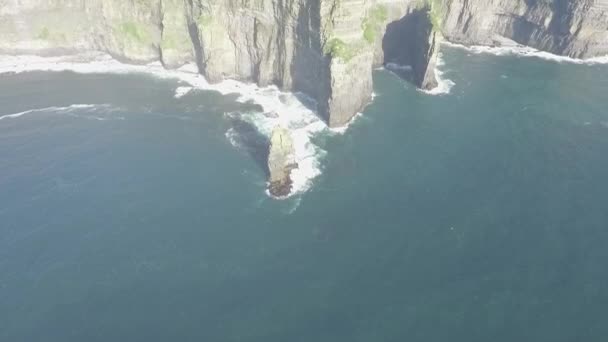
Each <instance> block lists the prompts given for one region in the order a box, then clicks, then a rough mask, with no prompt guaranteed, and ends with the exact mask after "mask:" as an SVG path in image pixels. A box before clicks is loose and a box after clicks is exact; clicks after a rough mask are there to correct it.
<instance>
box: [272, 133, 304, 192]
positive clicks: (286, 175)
mask: <svg viewBox="0 0 608 342" xmlns="http://www.w3.org/2000/svg"><path fill="white" fill-rule="evenodd" d="M294 152H295V150H294V146H293V140H292V138H291V135H290V134H289V131H288V130H287V129H285V128H283V127H280V126H277V127H275V128H274V129H273V131H272V137H271V138H270V153H269V154H268V171H269V173H270V177H269V180H268V191H269V192H270V194H271V195H272V196H275V197H285V196H287V195H289V193H290V192H291V187H292V184H293V181H292V180H291V170H293V169H296V168H297V167H298V164H297V163H296V161H295V158H294Z"/></svg>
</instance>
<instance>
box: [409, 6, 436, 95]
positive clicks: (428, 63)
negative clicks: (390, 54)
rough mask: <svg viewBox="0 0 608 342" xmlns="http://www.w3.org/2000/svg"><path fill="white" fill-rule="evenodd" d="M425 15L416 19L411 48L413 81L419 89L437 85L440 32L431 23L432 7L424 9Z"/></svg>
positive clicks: (431, 87) (429, 88)
mask: <svg viewBox="0 0 608 342" xmlns="http://www.w3.org/2000/svg"><path fill="white" fill-rule="evenodd" d="M425 12H426V15H425V16H423V17H422V18H421V20H418V23H417V24H418V25H417V30H416V35H415V48H414V49H413V61H412V71H413V73H414V83H415V84H416V86H417V87H418V88H420V89H424V90H431V89H433V88H436V87H437V86H438V83H437V75H435V67H436V65H437V56H438V54H439V45H440V43H441V33H440V32H438V31H437V28H436V27H435V25H437V24H433V16H434V15H436V14H433V11H432V8H431V7H428V8H426V9H425Z"/></svg>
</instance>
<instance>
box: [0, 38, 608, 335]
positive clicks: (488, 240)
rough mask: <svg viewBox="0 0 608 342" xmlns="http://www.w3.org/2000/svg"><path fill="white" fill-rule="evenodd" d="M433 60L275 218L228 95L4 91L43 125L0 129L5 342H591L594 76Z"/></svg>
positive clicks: (46, 80) (602, 228)
mask: <svg viewBox="0 0 608 342" xmlns="http://www.w3.org/2000/svg"><path fill="white" fill-rule="evenodd" d="M444 57H445V63H446V64H445V66H443V67H442V68H443V69H444V71H445V75H444V76H445V77H447V78H449V79H451V80H453V81H454V82H455V84H456V85H455V86H454V87H453V88H452V91H451V93H450V94H448V95H443V96H429V95H426V94H423V93H421V92H418V91H416V90H415V89H414V88H413V87H412V86H411V85H410V84H408V83H406V82H404V81H401V80H400V79H398V78H397V77H395V76H394V75H392V74H391V73H390V72H387V71H378V72H376V73H375V75H374V76H375V88H376V89H375V91H376V93H377V97H376V98H375V101H374V102H373V103H372V104H371V105H370V106H369V107H368V108H367V110H366V111H365V113H364V115H363V116H362V117H361V118H359V119H358V120H356V121H355V122H354V123H353V124H352V126H351V127H350V129H349V130H348V132H346V133H345V134H344V135H339V134H329V133H321V134H319V135H318V136H317V137H316V138H315V143H316V144H318V145H319V146H321V147H322V148H323V149H324V150H326V151H327V154H326V155H324V156H323V157H322V158H321V165H322V171H323V173H322V175H321V176H319V177H317V178H316V179H315V180H314V184H313V186H312V188H311V189H310V190H309V191H308V192H306V193H304V194H303V195H299V196H296V197H294V198H292V199H289V200H287V201H274V200H271V199H269V198H268V197H267V196H266V195H265V193H264V188H265V178H266V175H265V173H264V168H263V166H262V163H261V162H260V160H259V155H258V154H257V152H259V147H260V146H258V145H257V144H258V143H260V144H262V143H261V142H260V141H259V140H258V137H256V135H255V132H250V133H251V136H250V137H248V139H245V140H246V141H247V142H248V143H249V145H250V146H245V147H241V148H235V147H234V146H233V145H232V144H231V143H230V141H229V140H228V139H227V138H226V135H225V133H226V132H227V131H228V130H229V129H230V128H231V127H233V126H234V124H235V123H234V122H232V121H231V120H230V119H229V118H228V117H227V116H226V115H225V114H224V113H227V112H228V113H229V112H248V111H252V110H256V109H257V107H256V106H254V105H252V104H240V103H237V102H236V101H235V99H236V96H221V95H219V94H217V93H213V92H203V91H193V92H191V93H189V94H187V95H186V96H184V97H182V98H180V99H175V98H174V92H175V88H176V87H177V86H178V84H177V81H171V80H159V79H154V78H152V77H150V76H145V75H76V74H72V73H42V72H31V73H23V74H18V75H2V76H0V116H3V115H8V114H15V113H20V112H23V111H27V110H30V109H36V108H48V107H59V108H55V109H48V110H41V111H36V112H31V113H27V114H24V115H21V116H18V117H6V118H4V119H0V341H214V342H215V341H218V342H219V341H247V342H249V341H251V342H254V341H255V342H257V341H264V342H274V341H277V342H278V341H281V342H284V341H307V342H308V341H315V342H325V341H327V342H329V341H332V342H338V341H349V342H351V341H425V342H428V341H452V342H454V341H463V342H465V341H466V342H472V341H480V342H481V341H484V342H486V341H505V342H507V341H509V342H512V341H551V342H555V341H603V340H604V339H605V337H606V336H608V322H607V316H606V314H605V308H606V307H607V305H608V268H607V267H606V264H605V261H606V260H608V249H607V248H606V246H607V245H608V210H607V209H608V204H607V203H608V182H607V181H606V175H607V174H608V173H607V171H608V156H607V154H606V151H608V111H607V108H608V98H607V97H606V94H608V67H607V66H605V65H604V66H601V65H596V66H586V65H573V64H558V63H554V62H547V61H542V60H540V59H535V58H519V57H514V56H511V57H507V56H504V57H496V56H490V55H468V54H467V52H465V51H461V50H454V49H447V51H446V52H445V56H444ZM73 104H89V105H92V104H95V105H96V106H76V107H74V106H72V107H69V106H70V105H73ZM68 107H69V108H68ZM243 131H244V132H245V133H247V130H246V129H245V130H243ZM262 145H263V144H262Z"/></svg>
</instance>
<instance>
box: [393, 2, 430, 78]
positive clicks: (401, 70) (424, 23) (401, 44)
mask: <svg viewBox="0 0 608 342" xmlns="http://www.w3.org/2000/svg"><path fill="white" fill-rule="evenodd" d="M427 12H428V10H427V9H415V10H413V11H412V12H410V13H408V14H406V15H405V16H404V17H403V18H401V19H399V20H396V21H393V22H391V23H389V24H388V25H387V26H386V33H385V34H384V37H383V38H382V51H383V52H384V66H385V67H386V68H387V69H389V70H391V71H392V72H394V73H395V74H397V75H398V76H399V77H401V78H402V79H404V80H406V81H408V82H410V83H412V84H414V85H417V86H419V85H418V84H417V82H418V81H417V79H416V72H417V71H421V70H419V69H421V68H424V69H425V70H426V65H424V64H425V63H424V62H423V61H420V60H419V59H420V55H421V53H420V52H421V51H420V50H422V49H423V48H424V47H423V46H422V45H421V42H423V41H425V40H428V39H427V38H426V37H427V36H428V34H429V31H428V30H429V25H431V24H430V21H429V18H428V14H427ZM405 66H409V67H411V68H406V67H405Z"/></svg>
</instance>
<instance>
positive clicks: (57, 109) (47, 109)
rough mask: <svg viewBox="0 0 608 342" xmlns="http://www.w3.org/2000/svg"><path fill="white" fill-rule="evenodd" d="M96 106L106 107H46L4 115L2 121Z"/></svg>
mask: <svg viewBox="0 0 608 342" xmlns="http://www.w3.org/2000/svg"><path fill="white" fill-rule="evenodd" d="M96 106H106V105H94V104H73V105H70V106H66V107H55V106H53V107H45V108H36V109H30V110H26V111H23V112H19V113H13V114H6V115H2V116H0V120H5V119H15V118H18V117H21V116H23V115H28V114H35V113H48V112H52V113H70V112H71V111H73V110H75V109H87V108H94V107H96Z"/></svg>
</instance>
